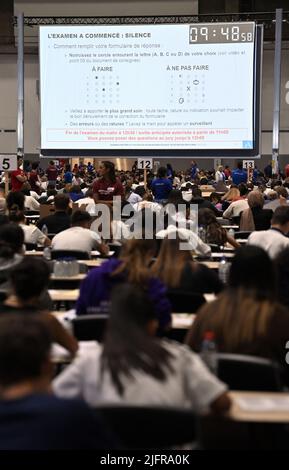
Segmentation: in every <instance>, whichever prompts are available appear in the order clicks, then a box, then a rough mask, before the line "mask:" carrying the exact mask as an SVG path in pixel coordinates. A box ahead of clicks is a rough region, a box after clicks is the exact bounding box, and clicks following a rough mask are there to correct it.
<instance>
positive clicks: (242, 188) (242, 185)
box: [238, 183, 248, 197]
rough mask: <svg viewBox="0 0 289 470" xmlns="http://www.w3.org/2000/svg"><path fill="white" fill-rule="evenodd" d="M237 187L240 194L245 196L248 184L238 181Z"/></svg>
mask: <svg viewBox="0 0 289 470" xmlns="http://www.w3.org/2000/svg"><path fill="white" fill-rule="evenodd" d="M238 189H239V191H240V196H241V197H242V196H246V194H247V193H248V186H247V185H246V184H245V183H240V184H239V185H238Z"/></svg>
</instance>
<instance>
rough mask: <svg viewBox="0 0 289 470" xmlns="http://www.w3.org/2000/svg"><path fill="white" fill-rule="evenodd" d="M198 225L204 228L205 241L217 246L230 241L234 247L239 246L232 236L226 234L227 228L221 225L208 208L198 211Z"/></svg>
mask: <svg viewBox="0 0 289 470" xmlns="http://www.w3.org/2000/svg"><path fill="white" fill-rule="evenodd" d="M199 226H200V227H203V228H204V230H205V233H206V240H207V243H211V244H212V245H219V246H224V245H225V244H226V243H230V245H232V246H233V247H234V248H238V247H239V246H240V245H239V243H238V242H236V240H235V239H234V238H233V237H231V236H230V235H228V232H227V230H226V229H225V228H224V227H222V225H221V224H220V223H219V222H218V220H217V218H216V216H215V215H214V214H213V212H212V211H211V210H209V209H201V210H200V211H199Z"/></svg>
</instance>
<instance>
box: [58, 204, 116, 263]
mask: <svg viewBox="0 0 289 470" xmlns="http://www.w3.org/2000/svg"><path fill="white" fill-rule="evenodd" d="M90 225H91V216H90V215H89V213H88V212H86V211H81V210H76V211H75V212H74V213H73V214H72V216H71V227H70V228H68V229H66V230H64V231H63V232H60V233H58V234H57V235H55V237H54V238H53V240H52V250H77V251H84V252H87V253H90V252H91V251H92V250H98V251H100V253H101V254H104V255H106V254H107V253H108V247H107V246H106V245H105V244H104V243H103V242H102V241H101V238H100V236H99V235H98V234H97V233H96V232H94V231H93V230H90Z"/></svg>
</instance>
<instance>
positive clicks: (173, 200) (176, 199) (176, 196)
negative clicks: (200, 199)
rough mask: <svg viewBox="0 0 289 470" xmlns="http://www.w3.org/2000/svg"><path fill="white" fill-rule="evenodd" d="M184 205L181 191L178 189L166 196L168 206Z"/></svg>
mask: <svg viewBox="0 0 289 470" xmlns="http://www.w3.org/2000/svg"><path fill="white" fill-rule="evenodd" d="M184 203H185V201H184V200H183V196H182V191H180V190H179V189H172V190H171V191H170V193H169V196H168V204H175V205H178V204H184Z"/></svg>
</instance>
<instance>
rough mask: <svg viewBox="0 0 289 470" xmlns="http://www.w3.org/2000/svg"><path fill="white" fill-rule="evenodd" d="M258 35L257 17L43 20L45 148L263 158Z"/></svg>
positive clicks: (115, 153)
mask: <svg viewBox="0 0 289 470" xmlns="http://www.w3.org/2000/svg"><path fill="white" fill-rule="evenodd" d="M257 39H258V34H257V27H256V25H255V23H253V22H245V23H208V24H206V23H198V24H154V25H152V24H148V25H143V24H142V25H97V26H42V27H40V93H41V154H42V155H43V156H51V155H54V156H61V155H63V156H68V155H69V156H71V155H83V156H85V155H89V156H98V155H111V156H138V155H142V156H149V155H153V156H189V157H192V156H238V157H242V156H244V157H246V156H257V155H258V153H259V148H258V140H259V125H258V124H259V112H260V110H259V107H260V106H259V93H260V77H259V75H258V73H260V68H261V60H260V53H259V52H260V44H259V43H258V40H257ZM258 44H259V46H258ZM258 51H259V52H258Z"/></svg>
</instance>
